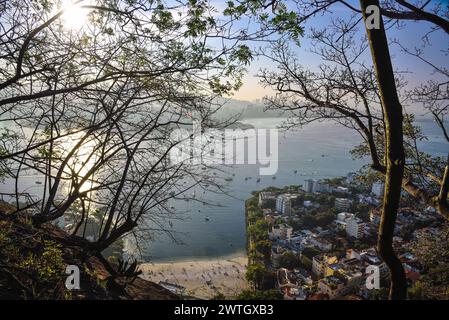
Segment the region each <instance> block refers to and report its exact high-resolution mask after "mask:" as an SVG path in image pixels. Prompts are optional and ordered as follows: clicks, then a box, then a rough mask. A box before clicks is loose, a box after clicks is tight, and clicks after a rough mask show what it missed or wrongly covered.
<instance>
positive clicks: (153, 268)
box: [139, 252, 249, 299]
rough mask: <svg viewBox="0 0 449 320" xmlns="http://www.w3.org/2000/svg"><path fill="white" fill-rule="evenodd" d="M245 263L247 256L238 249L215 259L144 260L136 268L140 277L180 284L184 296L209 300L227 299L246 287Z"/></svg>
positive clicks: (157, 281)
mask: <svg viewBox="0 0 449 320" xmlns="http://www.w3.org/2000/svg"><path fill="white" fill-rule="evenodd" d="M247 263H248V257H247V256H246V254H245V253H243V252H242V253H238V254H233V255H229V256H223V257H216V258H198V259H195V258H194V259H189V260H180V261H175V262H155V263H152V262H147V263H142V264H141V265H140V266H139V269H140V270H141V271H142V275H141V277H142V278H143V279H146V280H151V281H153V282H155V283H159V282H160V281H165V282H169V283H171V284H176V285H179V286H182V287H184V288H185V291H184V293H183V295H184V296H192V297H196V298H200V299H211V298H213V297H214V296H216V295H217V294H222V295H224V296H225V297H229V298H230V297H233V296H235V295H236V294H238V293H240V292H241V291H242V290H246V289H248V288H249V286H248V283H247V281H246V278H245V272H246V267H247Z"/></svg>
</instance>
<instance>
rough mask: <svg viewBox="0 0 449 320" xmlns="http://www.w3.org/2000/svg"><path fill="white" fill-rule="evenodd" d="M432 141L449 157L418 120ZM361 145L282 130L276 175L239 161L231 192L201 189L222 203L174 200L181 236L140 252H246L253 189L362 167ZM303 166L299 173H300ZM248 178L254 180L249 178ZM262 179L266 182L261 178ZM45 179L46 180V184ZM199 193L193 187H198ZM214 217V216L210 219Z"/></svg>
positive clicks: (428, 125)
mask: <svg viewBox="0 0 449 320" xmlns="http://www.w3.org/2000/svg"><path fill="white" fill-rule="evenodd" d="M283 120H284V119H280V118H276V119H273V118H264V119H245V120H244V121H243V122H245V123H249V124H252V125H253V126H254V127H256V128H275V127H276V126H278V125H280V124H281V123H282V122H283ZM417 124H418V125H420V126H421V127H422V129H423V131H424V133H425V134H426V135H427V137H428V140H427V141H424V142H422V143H421V144H420V147H421V149H422V150H423V151H425V152H428V153H430V154H434V155H439V156H445V155H447V153H448V152H449V144H447V143H446V141H445V140H444V138H443V136H442V134H441V132H440V130H439V128H437V127H436V125H435V123H434V122H433V121H431V120H422V121H418V123H417ZM359 143H360V137H359V136H358V135H357V134H356V133H355V132H354V131H352V130H349V129H346V128H342V127H341V126H338V125H335V124H330V123H316V124H312V125H309V126H307V127H305V128H303V129H300V130H296V131H288V132H281V133H280V134H279V145H278V156H279V162H278V171H277V173H276V174H275V175H274V176H275V177H276V179H273V176H259V167H258V166H257V165H236V166H234V167H233V168H227V169H226V170H227V171H228V172H231V173H234V175H235V176H234V177H233V180H232V181H230V182H228V185H227V190H229V195H225V194H216V193H211V192H205V193H203V190H199V189H197V190H195V194H196V198H197V199H198V200H204V201H205V202H208V203H214V204H216V205H218V206H214V207H211V206H206V205H203V204H202V203H199V202H196V201H189V202H186V201H183V200H178V201H172V202H171V203H170V205H171V206H174V207H175V208H176V209H177V210H179V211H180V212H183V213H182V215H181V216H182V219H181V220H172V221H171V227H169V230H170V231H171V233H172V235H173V236H174V237H175V239H176V241H174V240H173V238H172V237H171V236H168V235H164V234H159V235H157V236H156V238H155V239H154V240H153V241H149V240H148V241H144V242H143V243H142V242H141V243H140V249H141V250H140V254H141V258H142V259H143V260H144V261H152V262H167V261H179V260H193V259H204V258H208V257H210V258H212V257H222V256H229V255H234V254H240V253H242V252H244V251H245V245H246V235H245V217H244V201H245V199H247V198H248V197H249V196H250V195H251V191H254V190H261V189H263V188H265V187H268V186H278V187H283V186H286V185H302V184H303V182H304V180H306V179H309V178H312V179H320V178H333V177H340V176H343V175H346V174H347V173H348V172H351V171H357V170H358V169H360V168H361V166H363V164H365V161H364V160H360V159H358V160H353V159H352V156H351V154H350V150H351V148H352V147H353V146H355V145H357V144H359ZM295 170H297V173H296V174H295V173H294V171H295ZM246 177H251V179H247V180H245V178H246ZM258 178H260V182H257V179H258ZM40 180H42V181H43V178H42V177H38V176H35V175H30V176H24V177H22V178H21V180H20V183H19V189H20V190H21V191H25V192H29V193H30V194H34V193H35V194H40V193H41V191H40V189H42V184H36V182H37V181H40ZM42 181H41V182H42ZM12 185H13V181H12V180H8V179H7V180H6V181H5V183H3V184H0V192H11V191H12V190H13V189H12ZM192 192H193V190H192ZM206 217H208V219H209V220H206V219H205V218H206ZM125 244H126V245H125V251H127V252H128V253H136V250H135V248H134V246H133V245H132V241H126V242H125Z"/></svg>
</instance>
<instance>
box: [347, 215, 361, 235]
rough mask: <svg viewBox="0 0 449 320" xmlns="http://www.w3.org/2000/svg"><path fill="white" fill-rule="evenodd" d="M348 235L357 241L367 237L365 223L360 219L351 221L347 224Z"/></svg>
mask: <svg viewBox="0 0 449 320" xmlns="http://www.w3.org/2000/svg"><path fill="white" fill-rule="evenodd" d="M346 234H347V235H348V236H349V237H353V238H356V239H361V238H363V236H364V235H365V223H363V221H362V220H360V219H358V218H353V219H349V220H348V221H347V223H346Z"/></svg>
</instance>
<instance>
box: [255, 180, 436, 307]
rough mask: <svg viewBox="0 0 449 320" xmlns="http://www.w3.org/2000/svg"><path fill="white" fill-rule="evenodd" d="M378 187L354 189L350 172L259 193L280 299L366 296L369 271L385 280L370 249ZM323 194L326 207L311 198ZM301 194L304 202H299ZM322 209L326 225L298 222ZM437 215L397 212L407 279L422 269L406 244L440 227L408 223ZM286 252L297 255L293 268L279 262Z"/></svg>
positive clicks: (379, 195) (383, 269) (369, 292)
mask: <svg viewBox="0 0 449 320" xmlns="http://www.w3.org/2000/svg"><path fill="white" fill-rule="evenodd" d="M354 187H355V188H354ZM383 189H384V185H383V183H380V182H375V183H373V184H372V186H371V188H368V189H367V188H358V187H357V183H356V181H355V174H352V173H351V174H349V175H348V176H347V178H346V179H343V180H340V181H339V183H335V182H333V183H332V181H328V180H306V181H305V184H304V186H303V187H302V188H299V189H298V190H296V191H295V192H292V191H289V192H285V193H284V192H273V191H270V192H265V191H264V192H260V193H259V202H258V203H259V208H260V210H261V211H262V212H263V218H264V219H265V220H266V221H267V222H268V225H269V233H268V235H269V240H270V242H271V245H272V247H271V259H270V266H269V268H270V269H271V270H272V271H273V272H275V274H276V277H277V281H276V288H277V289H278V290H280V292H281V293H282V294H283V295H284V298H285V299H292V300H304V299H317V298H319V299H344V298H350V299H369V298H370V297H371V296H372V295H373V290H372V289H370V288H368V286H367V285H366V282H367V278H368V277H369V276H370V275H371V274H372V272H374V271H373V270H375V272H376V274H378V275H379V281H380V282H382V283H385V282H386V283H388V281H389V271H388V268H387V266H386V264H385V263H384V262H383V261H382V259H381V258H380V257H379V256H378V254H377V252H376V249H375V242H376V237H377V230H378V226H379V223H380V222H381V213H380V207H379V205H380V203H381V198H382V196H383ZM363 190H364V191H363ZM323 194H324V195H329V196H332V199H334V201H333V205H331V208H330V209H329V205H328V204H326V205H321V204H320V203H318V202H319V201H315V199H318V197H319V196H320V195H323ZM314 197H316V198H314ZM304 198H307V200H304V201H300V200H301V199H304ZM359 204H363V205H365V206H368V207H369V209H368V213H367V214H366V216H365V217H364V218H363V216H361V214H360V213H359V212H357V209H356V208H357V205H359ZM322 208H325V209H326V210H328V211H329V210H330V211H329V212H333V213H334V214H335V218H334V220H333V221H331V222H330V223H328V224H327V225H326V226H312V227H307V228H305V227H303V226H301V223H300V222H301V221H302V220H301V219H302V217H303V216H304V215H306V214H308V213H310V212H312V210H314V211H313V212H317V211H318V212H320V210H321V209H322ZM323 210H324V209H323ZM438 219H439V217H438V215H437V214H436V213H435V211H434V210H432V209H422V210H418V209H412V208H402V209H401V210H400V211H399V213H398V219H397V226H396V229H395V238H394V246H395V250H396V252H399V253H400V259H401V261H402V262H403V265H404V268H405V270H406V274H407V279H408V280H409V281H411V282H414V281H416V280H418V279H419V277H420V272H421V270H420V264H419V261H417V259H416V258H415V257H414V255H413V254H412V253H411V252H410V248H411V244H412V243H414V242H416V241H418V240H419V239H420V238H422V237H424V236H425V235H426V234H429V233H432V232H435V233H438V231H439V230H438V228H434V227H424V228H418V229H416V230H413V226H415V225H422V224H427V225H431V224H432V223H433V222H435V221H437V220H438ZM298 224H299V225H300V226H301V227H297V225H298ZM409 229H411V230H412V233H411V234H410V236H409V237H408V239H404V238H403V237H402V236H403V235H404V232H405V231H404V230H409ZM287 253H288V254H289V256H290V257H291V256H294V257H296V259H297V261H298V263H297V265H296V266H294V267H287V266H285V265H283V261H284V260H285V255H286V254H287ZM284 264H285V263H284ZM368 267H369V268H368ZM367 270H369V272H367Z"/></svg>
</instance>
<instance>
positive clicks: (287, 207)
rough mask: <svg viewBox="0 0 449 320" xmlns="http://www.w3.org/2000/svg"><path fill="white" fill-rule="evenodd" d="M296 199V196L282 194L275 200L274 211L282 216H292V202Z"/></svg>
mask: <svg viewBox="0 0 449 320" xmlns="http://www.w3.org/2000/svg"><path fill="white" fill-rule="evenodd" d="M296 198H297V196H296V195H291V194H282V195H280V196H278V197H277V198H276V211H278V212H280V213H282V214H284V215H291V214H292V201H293V200H295V199H296Z"/></svg>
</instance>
